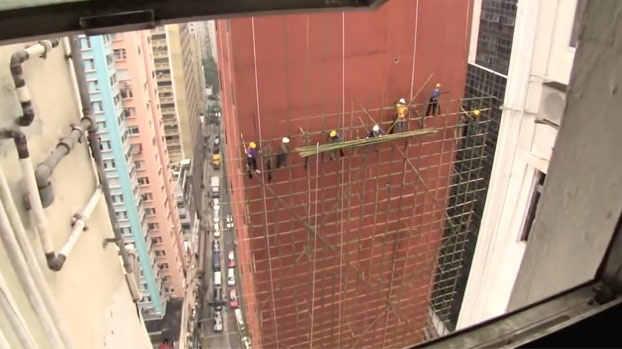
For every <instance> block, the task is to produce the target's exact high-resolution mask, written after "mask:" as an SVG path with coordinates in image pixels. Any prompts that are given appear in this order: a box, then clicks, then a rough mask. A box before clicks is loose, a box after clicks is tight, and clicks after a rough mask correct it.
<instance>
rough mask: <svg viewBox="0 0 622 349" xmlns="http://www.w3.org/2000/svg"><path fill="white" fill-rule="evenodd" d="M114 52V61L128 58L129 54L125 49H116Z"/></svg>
mask: <svg viewBox="0 0 622 349" xmlns="http://www.w3.org/2000/svg"><path fill="white" fill-rule="evenodd" d="M112 52H113V54H114V59H126V58H127V53H126V52H125V49H124V48H120V49H115V50H113V51H112Z"/></svg>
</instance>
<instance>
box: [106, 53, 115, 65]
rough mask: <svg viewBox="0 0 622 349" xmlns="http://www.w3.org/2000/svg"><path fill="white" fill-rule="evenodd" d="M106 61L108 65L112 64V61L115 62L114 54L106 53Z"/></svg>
mask: <svg viewBox="0 0 622 349" xmlns="http://www.w3.org/2000/svg"><path fill="white" fill-rule="evenodd" d="M106 63H107V64H108V65H111V64H112V63H114V59H113V58H112V55H106Z"/></svg>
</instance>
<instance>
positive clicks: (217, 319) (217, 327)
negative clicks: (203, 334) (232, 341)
mask: <svg viewBox="0 0 622 349" xmlns="http://www.w3.org/2000/svg"><path fill="white" fill-rule="evenodd" d="M214 332H222V314H221V313H220V312H219V311H217V312H215V313H214Z"/></svg>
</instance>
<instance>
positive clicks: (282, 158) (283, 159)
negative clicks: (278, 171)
mask: <svg viewBox="0 0 622 349" xmlns="http://www.w3.org/2000/svg"><path fill="white" fill-rule="evenodd" d="M287 154H289V138H287V137H283V140H281V149H280V150H279V152H278V154H276V168H279V167H285V164H286V163H287Z"/></svg>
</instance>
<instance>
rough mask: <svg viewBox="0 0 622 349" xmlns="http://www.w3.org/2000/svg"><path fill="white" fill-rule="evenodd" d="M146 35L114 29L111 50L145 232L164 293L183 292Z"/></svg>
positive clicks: (179, 242) (170, 188) (180, 243)
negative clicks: (145, 227)
mask: <svg viewBox="0 0 622 349" xmlns="http://www.w3.org/2000/svg"><path fill="white" fill-rule="evenodd" d="M149 37H150V34H149V33H148V32H142V31H141V32H126V33H119V34H116V35H114V36H113V52H114V58H115V66H116V69H117V80H118V81H119V89H120V93H121V98H122V105H123V115H124V117H125V122H126V124H127V128H128V130H129V132H128V133H129V141H130V152H131V156H132V160H133V162H134V168H135V171H136V181H137V183H138V190H139V192H140V196H141V199H142V204H143V209H144V212H145V220H146V223H147V232H148V236H147V238H148V239H150V244H151V245H152V248H153V249H154V252H155V255H156V265H157V267H158V270H159V275H160V278H162V282H163V286H164V293H165V295H166V297H167V298H169V297H172V298H182V297H183V290H184V286H185V280H184V274H185V268H184V253H183V238H182V231H181V225H180V222H179V214H178V212H177V205H176V203H175V201H174V196H173V183H172V178H171V177H172V176H171V173H170V169H169V160H168V155H167V151H166V149H165V146H166V144H165V142H164V139H163V138H162V137H163V134H164V125H163V121H162V114H161V112H160V101H159V98H158V94H157V87H156V85H155V79H154V77H155V69H154V66H153V58H152V56H151V55H152V53H151V46H150V45H149V41H150V40H149Z"/></svg>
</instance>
